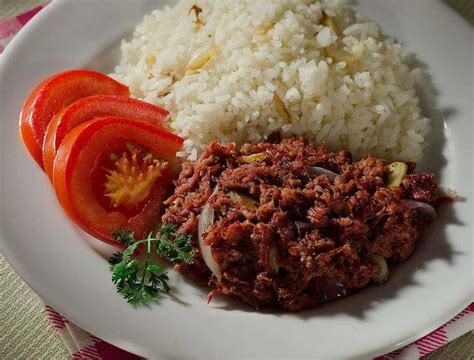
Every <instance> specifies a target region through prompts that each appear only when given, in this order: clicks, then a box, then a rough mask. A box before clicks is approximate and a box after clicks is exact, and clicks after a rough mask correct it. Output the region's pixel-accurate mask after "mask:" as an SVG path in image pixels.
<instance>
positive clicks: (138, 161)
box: [53, 116, 183, 244]
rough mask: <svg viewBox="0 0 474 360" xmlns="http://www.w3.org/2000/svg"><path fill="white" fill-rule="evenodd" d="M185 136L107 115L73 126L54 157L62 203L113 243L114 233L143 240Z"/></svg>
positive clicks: (77, 220)
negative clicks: (122, 231)
mask: <svg viewBox="0 0 474 360" xmlns="http://www.w3.org/2000/svg"><path fill="white" fill-rule="evenodd" d="M182 144H183V140H182V139H181V138H180V137H179V136H177V135H174V134H171V133H169V132H167V131H165V130H163V129H162V128H160V127H158V126H155V125H152V124H148V123H146V122H143V121H137V120H132V119H128V118H123V117H114V116H108V117H103V118H99V119H96V120H91V121H89V122H86V123H83V124H80V125H78V126H77V127H75V128H74V129H73V130H72V131H70V132H69V133H68V134H67V135H66V137H65V138H64V140H63V142H62V144H61V147H60V148H59V151H58V153H57V155H56V159H55V160H54V170H53V184H54V188H55V190H56V194H57V196H58V198H59V201H60V202H61V205H62V206H63V208H64V209H65V211H66V212H67V213H68V215H69V216H70V217H71V219H72V220H73V221H74V222H75V223H76V224H77V225H79V226H80V227H81V228H82V229H83V230H84V231H86V232H88V233H89V234H90V235H92V236H95V237H96V238H98V239H100V240H103V241H106V242H110V243H112V244H116V242H115V240H114V238H113V236H112V232H113V231H114V230H115V229H117V228H123V229H130V230H132V231H133V232H134V233H135V235H136V236H138V237H141V238H144V237H146V236H147V235H148V233H149V232H150V231H151V230H152V229H153V225H154V224H155V223H156V217H157V214H158V213H159V209H160V208H162V206H163V198H164V196H165V193H166V191H167V190H168V187H169V185H170V183H171V166H172V165H173V164H174V162H175V155H176V152H177V151H178V150H179V149H180V148H181V146H182Z"/></svg>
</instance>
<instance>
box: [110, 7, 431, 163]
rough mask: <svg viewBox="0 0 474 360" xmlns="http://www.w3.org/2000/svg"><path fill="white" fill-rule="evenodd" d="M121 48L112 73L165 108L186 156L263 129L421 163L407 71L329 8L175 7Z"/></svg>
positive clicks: (147, 22) (366, 30) (369, 31)
mask: <svg viewBox="0 0 474 360" xmlns="http://www.w3.org/2000/svg"><path fill="white" fill-rule="evenodd" d="M193 5H197V6H199V8H201V9H202V12H201V13H200V14H199V20H200V21H199V26H197V24H196V15H195V13H194V12H193V11H191V12H190V9H191V8H193ZM328 17H330V18H331V21H328ZM324 24H326V25H327V26H324ZM335 30H336V32H335ZM121 52H122V56H121V60H120V63H119V65H118V66H117V67H116V69H115V73H114V74H112V76H114V77H115V78H116V79H118V80H120V81H122V82H124V83H126V84H128V85H129V86H130V89H131V92H132V94H133V96H135V97H137V98H141V99H144V100H146V101H149V102H151V103H154V104H158V105H161V106H163V107H165V108H167V109H168V110H170V111H171V114H172V117H171V125H170V126H171V128H172V129H173V130H174V131H175V132H176V133H178V134H179V135H181V136H183V137H184V138H185V139H186V141H185V144H184V148H183V151H182V152H181V153H180V155H181V156H186V157H188V158H189V159H190V160H194V159H196V157H197V155H198V154H199V153H200V151H201V150H202V149H203V148H204V146H205V145H206V144H207V143H209V142H210V141H211V140H219V141H221V142H226V141H234V142H236V143H237V144H238V145H241V144H243V143H246V142H258V141H260V140H261V139H262V138H263V137H265V136H267V135H269V134H270V133H272V132H274V131H281V132H282V134H283V135H284V136H290V135H303V136H305V137H306V138H308V139H310V140H312V141H314V142H320V141H321V140H325V141H326V142H327V144H328V145H329V148H330V150H340V149H348V150H350V151H352V152H353V154H354V155H355V157H361V156H363V155H365V154H367V153H370V154H373V155H376V156H379V157H384V158H386V159H388V160H389V161H392V160H402V161H418V160H420V158H421V156H422V151H423V145H424V140H425V137H426V135H427V133H428V131H429V120H428V119H427V118H425V117H423V115H422V114H421V112H420V108H419V104H418V102H419V100H418V98H417V96H416V94H415V90H414V83H415V78H416V75H417V73H418V72H419V70H417V69H410V68H409V66H408V65H407V64H406V62H405V59H406V51H405V50H404V49H403V48H402V46H401V45H400V44H397V43H396V42H394V40H393V39H387V38H385V37H383V36H381V35H380V31H379V29H378V27H377V26H376V25H375V24H374V23H372V22H370V21H367V20H365V19H364V18H363V17H362V16H360V15H358V14H353V13H352V12H351V11H350V9H348V8H347V7H346V5H344V4H343V2H341V1H334V0H333V1H329V0H328V1H314V0H311V1H310V0H308V1H305V0H259V1H233V0H224V1H222V0H220V1H213V0H194V1H189V0H182V1H180V2H179V3H178V4H177V5H176V6H174V7H172V8H169V7H167V8H165V9H163V10H156V11H154V12H152V13H151V14H150V15H147V16H146V17H145V18H144V19H143V21H142V22H141V23H140V24H138V26H137V27H136V29H135V32H134V34H133V38H132V39H131V40H130V41H123V42H122V46H121ZM330 56H332V57H330ZM150 59H154V60H153V61H150ZM275 99H277V100H276V101H275ZM282 106H283V107H282Z"/></svg>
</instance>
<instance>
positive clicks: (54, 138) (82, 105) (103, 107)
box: [43, 95, 169, 180]
mask: <svg viewBox="0 0 474 360" xmlns="http://www.w3.org/2000/svg"><path fill="white" fill-rule="evenodd" d="M168 115H169V113H168V111H166V110H165V109H163V108H161V107H159V106H155V105H152V104H149V103H146V102H143V101H140V100H135V99H131V98H127V97H123V96H113V95H95V96H89V97H85V98H83V99H80V100H77V101H76V102H74V103H72V104H71V105H69V106H68V107H67V108H65V109H64V110H62V111H60V112H58V113H57V114H56V115H55V116H54V117H53V119H52V120H51V122H50V123H49V126H48V128H47V130H46V135H45V138H44V144H43V163H44V169H45V171H46V173H47V174H48V176H49V178H50V179H51V180H52V179H53V164H54V158H55V157H56V153H57V152H58V150H59V147H60V145H61V143H62V141H63V139H64V138H65V137H66V135H67V134H68V133H69V132H70V131H71V130H72V129H73V128H74V127H76V126H77V125H79V124H82V123H84V122H86V121H89V120H92V119H94V118H98V117H104V116H120V117H126V118H129V119H133V120H140V121H145V122H149V123H151V124H154V125H156V126H159V127H163V128H166V126H167V125H166V123H165V119H166V118H167V117H168Z"/></svg>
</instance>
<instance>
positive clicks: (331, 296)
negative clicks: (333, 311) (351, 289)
mask: <svg viewBox="0 0 474 360" xmlns="http://www.w3.org/2000/svg"><path fill="white" fill-rule="evenodd" d="M347 294H348V291H347V288H346V287H345V286H344V284H342V283H340V282H335V283H334V284H331V285H329V286H327V287H326V288H325V289H324V295H323V296H324V300H325V301H332V300H336V299H339V298H342V297H344V296H347Z"/></svg>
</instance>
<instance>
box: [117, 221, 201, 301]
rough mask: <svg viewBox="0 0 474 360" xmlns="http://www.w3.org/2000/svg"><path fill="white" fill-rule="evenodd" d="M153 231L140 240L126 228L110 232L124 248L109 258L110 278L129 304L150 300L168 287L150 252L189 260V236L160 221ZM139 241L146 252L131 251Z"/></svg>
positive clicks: (175, 259)
mask: <svg viewBox="0 0 474 360" xmlns="http://www.w3.org/2000/svg"><path fill="white" fill-rule="evenodd" d="M153 233H154V232H151V233H150V234H149V235H148V237H147V238H146V239H143V240H135V238H134V234H133V231H129V230H122V229H119V230H116V231H114V233H113V236H114V238H115V239H116V240H117V241H119V242H120V243H122V244H123V245H125V246H127V248H126V249H125V250H124V251H123V252H117V253H115V254H114V255H112V257H111V258H110V259H109V263H110V270H111V271H112V282H113V283H114V284H115V286H116V287H117V291H118V293H120V294H121V295H122V296H123V297H124V298H125V299H126V300H127V301H128V302H129V303H130V304H132V305H136V306H138V305H147V304H151V303H154V302H156V301H158V300H160V299H161V296H162V295H163V294H164V293H168V292H169V291H170V287H169V285H168V280H169V278H168V274H167V273H166V272H162V271H161V267H160V266H159V265H157V264H155V263H153V259H152V255H154V254H156V255H158V256H161V257H165V258H167V259H168V260H169V261H171V262H176V261H183V262H185V263H187V264H192V262H193V257H194V248H193V246H192V245H191V243H190V238H189V236H187V235H183V234H177V233H176V227H175V226H174V225H172V224H166V225H161V226H160V228H159V230H158V231H157V232H156V233H155V235H153ZM142 244H146V253H145V254H144V256H140V257H139V256H136V255H135V252H136V250H137V248H138V247H139V246H140V245H142Z"/></svg>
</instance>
